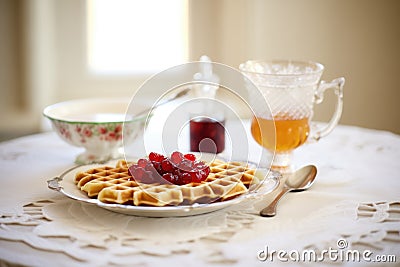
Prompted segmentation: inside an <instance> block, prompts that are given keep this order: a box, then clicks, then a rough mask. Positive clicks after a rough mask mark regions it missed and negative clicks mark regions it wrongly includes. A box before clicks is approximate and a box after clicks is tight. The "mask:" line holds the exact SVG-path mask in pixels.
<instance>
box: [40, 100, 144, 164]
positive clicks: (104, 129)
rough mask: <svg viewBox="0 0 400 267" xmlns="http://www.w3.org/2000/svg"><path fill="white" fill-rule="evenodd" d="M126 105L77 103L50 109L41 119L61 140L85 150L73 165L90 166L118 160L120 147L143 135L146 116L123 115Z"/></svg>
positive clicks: (106, 102)
mask: <svg viewBox="0 0 400 267" xmlns="http://www.w3.org/2000/svg"><path fill="white" fill-rule="evenodd" d="M129 103H130V101H129V99H125V98H90V99H77V100H71V101H65V102H60V103H57V104H53V105H50V106H48V107H46V108H45V109H44V111H43V115H44V116H45V117H47V118H48V119H49V120H50V121H51V123H52V127H53V129H54V130H55V132H56V133H57V134H58V135H59V136H60V137H61V139H63V140H64V141H66V142H67V143H69V144H71V145H74V146H78V147H83V148H84V149H85V151H84V152H83V153H82V154H80V155H78V156H77V157H76V159H75V163H77V164H90V163H96V162H103V161H108V160H110V159H115V158H121V157H122V156H123V154H122V150H123V149H122V147H123V145H127V144H130V143H132V142H133V141H134V140H135V139H136V138H137V137H138V136H139V135H140V134H141V133H143V130H144V127H145V124H146V118H147V116H148V114H143V115H141V116H133V115H129V114H127V113H126V112H127V110H128V106H129ZM144 108H145V107H143V108H142V109H144Z"/></svg>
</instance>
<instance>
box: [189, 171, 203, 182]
mask: <svg viewBox="0 0 400 267" xmlns="http://www.w3.org/2000/svg"><path fill="white" fill-rule="evenodd" d="M190 176H191V178H192V182H193V183H201V181H203V180H202V176H201V175H200V173H198V172H191V173H190Z"/></svg>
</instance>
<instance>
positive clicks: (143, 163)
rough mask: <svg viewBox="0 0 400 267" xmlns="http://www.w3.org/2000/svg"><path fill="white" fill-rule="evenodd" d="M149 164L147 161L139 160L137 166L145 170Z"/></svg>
mask: <svg viewBox="0 0 400 267" xmlns="http://www.w3.org/2000/svg"><path fill="white" fill-rule="evenodd" d="M147 162H148V161H147V159H139V160H138V162H137V165H138V166H139V167H142V168H144V167H146V165H147Z"/></svg>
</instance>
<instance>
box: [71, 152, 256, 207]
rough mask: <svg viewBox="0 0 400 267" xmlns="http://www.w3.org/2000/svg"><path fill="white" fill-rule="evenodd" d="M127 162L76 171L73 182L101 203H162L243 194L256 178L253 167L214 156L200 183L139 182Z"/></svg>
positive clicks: (219, 199) (202, 201) (192, 202)
mask: <svg viewBox="0 0 400 267" xmlns="http://www.w3.org/2000/svg"><path fill="white" fill-rule="evenodd" d="M130 164H132V163H131V162H126V161H124V160H120V161H118V162H117V163H116V166H115V167H111V166H101V167H97V168H92V169H88V170H86V171H83V172H78V173H77V174H76V175H75V184H76V185H77V187H78V188H79V189H80V190H82V191H84V192H86V193H87V195H88V196H89V197H91V198H97V199H99V200H100V201H101V202H104V203H116V204H126V205H135V206H143V205H144V206H157V207H162V206H175V205H191V204H194V203H212V202H216V201H226V200H229V199H233V198H235V197H237V196H240V195H243V194H244V193H246V192H248V188H249V187H250V186H251V185H252V184H256V183H259V182H260V181H259V179H258V178H257V177H256V176H255V170H254V169H250V168H248V167H247V166H246V165H243V164H242V163H239V162H224V161H222V160H219V159H216V160H214V161H213V162H211V163H210V164H209V166H210V174H209V176H208V177H207V179H206V180H205V181H203V182H201V183H190V184H186V185H174V184H139V183H137V182H136V181H135V179H134V178H133V177H132V176H131V175H130V173H129V170H128V167H129V166H130Z"/></svg>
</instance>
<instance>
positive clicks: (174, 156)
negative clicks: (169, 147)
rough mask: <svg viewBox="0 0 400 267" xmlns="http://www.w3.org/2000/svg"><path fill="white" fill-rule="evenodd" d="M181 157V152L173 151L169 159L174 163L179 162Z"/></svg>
mask: <svg viewBox="0 0 400 267" xmlns="http://www.w3.org/2000/svg"><path fill="white" fill-rule="evenodd" d="M182 159H183V155H182V153H181V152H178V151H175V152H173V153H172V154H171V161H172V163H174V164H179V163H180V162H181V161H182Z"/></svg>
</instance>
